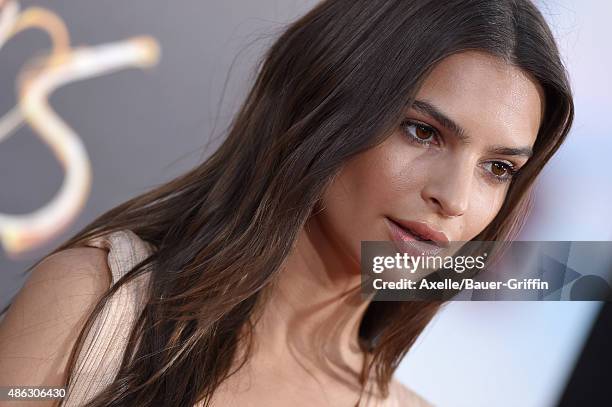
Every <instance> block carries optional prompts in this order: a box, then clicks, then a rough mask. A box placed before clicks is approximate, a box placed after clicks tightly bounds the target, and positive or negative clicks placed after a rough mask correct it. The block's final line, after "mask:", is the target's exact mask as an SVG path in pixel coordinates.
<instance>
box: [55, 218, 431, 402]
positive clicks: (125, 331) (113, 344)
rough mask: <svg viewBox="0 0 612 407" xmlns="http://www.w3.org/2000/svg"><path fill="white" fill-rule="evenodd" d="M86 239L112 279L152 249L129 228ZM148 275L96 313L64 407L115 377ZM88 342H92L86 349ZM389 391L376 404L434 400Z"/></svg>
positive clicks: (396, 388) (395, 385)
mask: <svg viewBox="0 0 612 407" xmlns="http://www.w3.org/2000/svg"><path fill="white" fill-rule="evenodd" d="M86 245H87V246H91V247H97V248H101V249H104V250H107V251H108V266H109V268H110V270H111V274H112V282H111V285H113V284H115V283H116V282H117V281H118V280H119V279H120V278H121V277H122V276H123V275H124V274H125V273H127V272H128V271H129V270H130V269H131V268H133V267H134V266H135V265H136V264H138V263H139V262H140V261H142V260H144V259H145V258H146V257H147V256H148V255H149V254H150V253H151V252H152V250H153V247H152V246H151V245H150V244H149V243H148V242H146V241H144V240H142V239H140V238H139V237H138V236H137V235H136V234H135V233H134V232H132V231H131V230H127V229H126V230H121V231H116V232H112V233H109V234H107V235H104V236H101V237H98V238H95V239H92V240H90V241H88V242H86ZM147 276H148V274H146V273H145V274H143V275H141V276H139V277H138V278H136V279H134V280H132V281H130V282H129V283H128V284H124V285H123V286H122V287H121V288H120V289H119V291H118V292H117V293H116V294H115V295H114V296H112V297H111V301H109V303H107V306H106V307H105V308H104V309H103V311H102V313H101V314H100V315H99V317H98V318H97V319H96V321H95V323H94V325H93V327H92V330H91V331H90V332H89V334H88V336H87V338H86V340H85V343H84V347H83V348H82V349H83V351H82V352H81V353H80V354H79V355H77V361H76V370H75V379H74V380H73V381H72V382H71V383H70V386H69V387H68V389H67V390H66V397H65V398H64V400H63V402H62V404H61V406H62V407H78V406H82V405H83V404H85V402H86V401H88V400H90V399H91V398H92V397H93V396H94V395H95V394H97V393H98V392H100V391H101V390H102V389H103V388H104V387H105V386H106V385H108V384H109V383H110V382H111V381H112V378H113V377H114V376H115V374H116V372H117V371H118V369H119V365H120V363H121V358H122V356H123V352H124V349H125V347H126V345H127V341H128V337H129V333H130V329H131V326H132V325H133V324H134V323H135V321H136V317H137V315H138V314H139V311H140V310H141V309H142V308H141V307H143V306H144V303H145V302H146V298H145V297H144V293H146V278H147ZM90 347H93V348H91V351H88V350H89V349H90ZM390 394H391V395H390V397H389V398H387V399H386V400H385V402H384V403H383V404H381V405H379V406H372V407H400V406H406V407H412V406H414V407H429V406H431V404H430V403H428V402H427V401H425V400H424V399H423V398H421V397H420V396H419V395H417V394H416V393H414V392H413V391H411V390H409V389H408V388H406V387H405V386H404V385H402V384H401V383H400V382H398V381H396V380H394V381H393V382H392V384H391V388H390Z"/></svg>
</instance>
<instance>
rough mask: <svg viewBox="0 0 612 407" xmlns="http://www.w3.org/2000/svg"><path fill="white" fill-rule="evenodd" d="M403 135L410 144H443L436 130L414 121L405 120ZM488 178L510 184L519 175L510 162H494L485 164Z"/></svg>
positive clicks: (426, 145) (427, 145)
mask: <svg viewBox="0 0 612 407" xmlns="http://www.w3.org/2000/svg"><path fill="white" fill-rule="evenodd" d="M400 127H401V130H402V133H404V134H405V135H406V138H407V139H408V141H409V142H411V143H414V144H417V145H420V146H424V147H430V146H432V145H434V146H439V145H441V144H442V135H441V134H440V132H439V131H438V130H437V129H436V128H435V127H432V126H430V125H428V124H425V123H421V122H418V121H414V120H404V121H403V122H402V123H401V124H400ZM483 167H484V168H485V171H486V174H487V177H488V178H489V180H491V181H493V182H495V183H507V182H510V181H511V180H512V179H513V178H514V177H515V176H516V174H517V172H518V169H517V168H516V166H515V164H514V163H512V162H510V161H499V160H492V161H487V162H485V163H484V165H483Z"/></svg>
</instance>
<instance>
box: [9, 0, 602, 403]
mask: <svg viewBox="0 0 612 407" xmlns="http://www.w3.org/2000/svg"><path fill="white" fill-rule="evenodd" d="M2 3H5V4H4V6H5V12H4V13H3V15H2V18H0V47H1V49H0V60H1V61H2V69H1V70H0V86H1V87H2V92H0V115H4V116H0V118H1V119H2V122H0V237H1V239H2V240H1V241H2V246H0V306H4V305H5V304H6V303H7V302H8V301H9V300H10V298H11V297H12V295H14V293H16V292H17V291H18V290H19V288H20V287H21V285H22V284H23V281H24V276H23V275H22V274H21V272H22V271H23V270H25V269H26V268H27V267H28V266H29V265H30V264H32V263H33V262H34V260H36V259H38V258H39V257H40V256H41V255H43V254H45V253H46V252H48V251H49V250H51V249H52V248H54V247H55V246H57V245H58V244H60V243H61V242H62V241H64V240H65V239H67V238H68V237H70V236H71V235H72V234H73V233H75V232H76V231H78V230H79V229H81V228H82V227H83V226H85V225H86V224H87V223H89V222H90V221H91V220H92V219H93V218H94V217H96V216H98V215H99V214H101V213H103V212H104V211H106V210H107V209H110V208H111V207H113V206H115V205H117V204H119V203H121V202H123V201H125V200H127V199H129V198H131V197H133V196H135V195H138V194H140V193H142V192H144V191H146V190H148V189H149V188H151V187H153V186H155V185H158V184H161V183H164V182H165V181H168V180H170V179H172V178H174V177H175V176H177V175H178V174H180V173H182V172H183V171H185V170H187V169H188V168H191V167H193V166H195V165H196V164H197V163H199V162H201V161H202V160H203V159H204V158H205V157H206V156H207V155H208V154H209V153H210V152H211V151H212V150H213V149H214V148H215V147H216V146H217V145H218V144H219V142H220V136H221V133H222V131H223V130H224V128H225V127H226V125H227V124H228V122H229V120H230V119H231V117H232V114H233V113H234V112H235V111H236V109H237V108H238V106H239V104H240V102H241V101H242V98H243V97H244V95H245V93H246V90H247V88H248V86H249V84H250V83H251V81H252V80H253V77H254V68H255V63H256V61H257V59H258V58H259V56H260V55H261V53H262V52H263V51H264V50H265V49H267V47H268V46H269V45H270V44H271V43H272V42H273V41H274V39H275V37H276V35H278V34H279V33H280V32H281V31H282V29H283V28H284V26H285V24H286V23H288V22H290V21H291V20H292V19H294V18H296V17H297V16H300V15H301V14H303V13H304V12H306V11H307V10H309V9H310V8H311V7H312V6H313V5H314V4H316V3H317V2H316V1H313V0H308V1H307V0H258V1H256V2H254V1H246V0H224V1H212V0H208V1H201V0H200V1H195V0H183V1H181V2H168V1H151V0H149V1H144V0H132V1H130V2H110V1H100V0H97V1H93V0H78V1H77V0H55V1H54V2H52V3H51V2H42V1H21V2H19V3H18V5H19V6H20V7H21V10H25V9H27V8H28V7H44V8H45V9H47V10H48V11H50V12H52V13H49V12H44V11H42V10H38V11H37V12H36V13H30V15H28V17H29V19H28V20H26V21H27V22H30V24H32V21H33V22H34V23H33V24H32V25H34V26H36V25H38V26H39V28H40V27H43V28H44V29H46V30H47V31H48V32H50V33H52V35H51V40H52V42H51V41H50V37H49V34H45V32H44V31H41V30H37V29H34V30H28V31H23V32H19V33H17V34H16V35H14V37H9V34H7V31H6V29H5V28H6V27H7V26H8V25H9V24H10V21H11V20H10V18H14V19H15V21H17V20H16V15H17V14H15V13H13V14H10V10H9V12H7V11H6V10H7V9H6V7H7V6H9V4H8V3H11V4H17V3H15V2H7V1H2V0H0V4H2ZM537 4H538V6H539V7H540V9H541V10H542V12H543V14H544V15H545V17H546V18H547V19H548V21H549V23H550V25H551V27H552V29H553V31H554V32H555V35H556V37H557V40H558V43H559V46H560V48H561V52H562V55H563V57H564V60H565V63H566V66H567V68H568V70H569V73H570V78H571V82H572V86H573V90H574V93H575V103H576V120H575V124H574V127H573V130H572V132H571V134H570V136H569V139H568V140H567V142H566V143H565V144H564V145H563V147H562V148H561V150H560V151H559V153H558V154H557V155H556V157H555V158H554V159H553V160H552V162H551V163H550V164H549V165H548V166H547V168H546V169H545V170H544V173H543V174H542V176H541V177H540V179H539V181H538V185H537V190H536V192H537V194H536V201H535V207H534V211H533V213H532V215H531V216H530V218H529V220H528V224H527V226H526V228H525V230H524V231H523V234H522V236H521V239H523V240H612V239H611V238H612V219H611V218H610V216H609V208H612V172H610V171H609V170H608V165H607V164H608V162H609V158H608V156H607V155H608V154H609V152H610V151H612V134H611V132H612V131H611V130H610V128H609V127H608V126H607V120H606V119H605V117H607V116H606V115H607V114H610V113H611V112H612V102H611V101H610V91H612V84H611V81H612V80H611V79H610V75H609V72H610V70H611V68H612V56H611V53H610V45H609V42H608V40H607V38H610V36H611V35H612V27H611V26H610V24H609V18H610V17H612V3H610V2H607V1H603V0H601V1H594V0H591V1H581V2H576V1H570V0H555V1H545V2H543V1H538V2H537ZM35 11H36V10H35ZM45 13H46V14H45ZM11 16H12V17H11ZM21 24H24V23H23V22H22V23H21ZM62 27H64V28H65V29H66V30H67V32H64V31H65V30H64V31H63V30H62ZM67 33H69V45H68V46H67V41H66V39H67V38H66V34H67ZM142 36H147V37H146V38H143V37H142ZM135 37H137V38H136V39H135V40H134V38H135ZM52 43H53V44H54V45H55V46H56V47H57V48H58V49H59V50H60V51H62V50H63V54H61V55H64V56H65V55H70V58H72V59H67V60H66V59H65V60H62V61H63V62H64V63H66V65H70V64H71V65H70V66H69V69H68V70H65V71H58V70H57V69H56V70H53V69H54V68H53V66H51V65H49V66H39V65H40V64H39V65H36V64H33V63H31V62H28V61H31V59H32V58H33V57H35V56H37V55H39V54H40V52H41V51H44V50H48V49H49V48H50V47H51V44H52ZM62 47H63V48H62ZM159 49H161V54H159V53H158V50H159ZM83 51H89V53H88V52H83ZM58 55H60V53H58ZM66 61H68V62H66ZM101 61H102V62H101ZM26 63H27V65H28V66H30V67H31V70H30V71H29V72H34V73H36V75H34V74H31V75H30V76H28V74H27V73H26V74H23V72H24V71H23V67H24V64H26ZM88 64H89V65H88ZM100 67H102V68H100ZM45 75H46V76H45ZM43 77H44V78H43ZM37 78H38V80H37ZM41 78H43V79H45V80H42V79H41ZM56 88H57V89H56ZM37 89H43V90H46V91H48V94H49V96H48V105H46V103H47V102H46V100H47V99H44V98H43V100H42V101H41V100H35V99H33V100H29V99H27V95H28V93H27V91H28V90H29V91H30V93H35V91H36V90H37ZM17 103H23V105H24V106H33V107H32V109H30V110H28V112H27V115H26V113H22V115H26V117H20V115H19V112H18V110H16V109H15V106H16V104H17ZM28 103H30V104H28ZM36 109H39V110H36ZM45 109H46V110H45ZM49 110H50V111H49ZM4 112H7V113H4ZM44 114H50V115H52V117H54V120H57V121H59V122H60V124H61V123H63V124H64V125H65V126H67V127H62V126H61V125H60V126H59V127H56V128H54V129H52V131H48V130H46V133H45V130H42V131H41V130H40V129H37V128H36V120H41V118H44V117H45V116H44ZM24 120H25V121H26V122H27V123H28V124H30V125H22V126H21V127H18V126H19V123H21V122H22V121H24ZM11 128H16V131H14V132H12V133H10V132H9V130H10V129H11ZM3 134H4V136H3ZM62 140H65V143H64V144H63V145H64V147H63V148H62V147H58V144H57V143H61V141H62ZM65 146H70V147H69V148H66V147H65ZM68 162H70V163H72V164H68ZM60 194H63V195H61V196H63V197H64V198H63V199H66V201H61V200H57V201H56V199H58V197H60ZM62 202H72V207H70V208H67V206H63V207H62V206H61V205H60V204H61V203H62ZM79 202H80V204H79ZM41 209H44V210H45V211H46V212H41ZM41 213H42V214H43V215H44V214H47V215H48V214H51V215H52V216H53V217H52V219H54V220H57V222H56V223H48V222H44V221H41V219H43V218H41V217H40V216H41ZM62 222H63V223H62ZM62 225H64V226H62ZM22 227H23V229H22ZM28 228H29V229H28ZM20 230H30V232H29V233H21V234H20V233H19V231H20ZM600 309H601V303H599V302H495V303H493V302H472V303H470V302H452V303H449V304H448V305H446V306H445V308H444V309H443V310H442V311H441V312H440V313H439V314H438V315H437V316H436V318H435V319H434V321H433V322H432V323H431V324H430V325H429V326H428V328H427V329H426V330H425V332H424V333H423V335H422V336H421V337H420V338H419V340H418V341H417V343H416V344H415V346H414V347H413V349H412V350H411V351H410V352H409V354H408V355H407V356H406V358H405V359H404V361H403V362H402V364H401V366H400V368H399V370H398V373H397V377H398V378H399V380H401V381H403V382H404V383H406V384H407V385H408V386H410V387H411V388H413V389H415V390H416V391H417V392H419V393H420V394H422V395H423V396H424V397H425V398H427V399H428V400H430V401H431V402H433V403H434V404H436V405H438V406H470V407H475V406H524V407H528V406H538V407H540V406H553V405H556V404H557V403H558V400H559V398H560V397H561V394H562V393H563V389H564V388H565V386H566V384H567V382H568V380H569V377H570V375H571V373H572V371H573V368H574V366H575V364H576V362H577V360H578V359H579V356H580V353H581V350H582V349H583V346H584V344H585V342H586V340H587V338H588V336H589V332H590V331H591V328H592V326H593V324H594V321H595V318H596V316H597V315H598V312H599V311H600Z"/></svg>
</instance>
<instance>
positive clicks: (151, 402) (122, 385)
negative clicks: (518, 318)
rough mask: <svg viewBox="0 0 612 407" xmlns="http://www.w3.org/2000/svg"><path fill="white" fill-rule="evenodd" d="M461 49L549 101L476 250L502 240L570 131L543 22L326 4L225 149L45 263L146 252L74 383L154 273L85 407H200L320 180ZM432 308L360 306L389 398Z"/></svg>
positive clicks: (408, 6)
mask: <svg viewBox="0 0 612 407" xmlns="http://www.w3.org/2000/svg"><path fill="white" fill-rule="evenodd" d="M464 50H482V51H484V52H488V53H490V54H492V55H495V56H497V57H500V58H503V59H504V60H505V61H507V62H508V63H510V64H513V65H515V66H517V67H519V68H520V69H522V70H524V71H525V72H526V73H528V74H529V75H531V76H532V77H533V78H535V80H536V81H537V82H538V83H539V84H540V85H541V86H542V88H543V90H544V95H545V112H544V116H543V120H542V123H541V127H540V129H539V134H538V137H537V140H536V143H535V146H534V155H533V157H532V158H531V159H530V160H529V162H528V164H527V165H525V166H524V167H523V169H522V170H521V171H520V173H519V174H518V176H517V177H516V178H515V179H514V180H513V181H512V184H511V186H510V189H509V190H508V195H507V197H506V200H505V203H504V205H503V207H502V208H501V210H500V211H499V213H498V215H497V216H496V217H495V219H494V220H493V221H492V222H491V223H490V224H489V225H488V226H487V227H486V229H485V230H483V231H482V233H480V234H479V235H478V236H477V237H476V238H475V239H474V240H504V239H511V238H512V236H513V235H514V234H515V233H516V231H517V230H518V228H519V227H520V225H521V224H522V222H523V220H524V218H525V215H526V212H527V208H528V206H529V201H530V196H531V188H532V184H533V181H534V179H535V178H536V176H537V175H538V173H539V172H540V170H541V169H542V167H543V166H544V165H545V163H546V162H547V161H548V160H549V159H550V157H551V156H552V154H554V152H555V151H556V150H557V149H558V147H559V146H560V144H561V143H562V142H563V140H564V139H565V137H566V135H567V133H568V131H569V128H570V126H571V123H572V120H573V102H572V95H571V89H570V85H569V83H568V79H567V75H566V71H565V68H564V66H563V64H562V62H561V59H560V57H559V52H558V49H557V46H556V44H555V41H554V38H553V36H552V34H551V32H550V30H549V28H548V26H547V24H546V22H545V20H544V19H543V17H542V15H541V14H540V12H539V11H538V10H537V9H536V7H535V6H534V5H533V4H532V3H531V2H529V1H527V0H445V1H431V0H411V1H407V0H328V1H323V2H321V3H320V4H318V5H317V6H316V7H315V8H314V9H312V10H311V11H310V12H309V13H307V14H306V15H305V16H303V17H302V18H299V19H298V20H297V21H295V22H293V23H292V24H290V25H289V26H288V27H287V29H286V31H284V33H283V34H282V35H281V36H280V38H278V39H277V41H276V42H275V43H274V44H273V46H272V47H271V48H270V49H269V50H268V52H267V53H266V54H265V56H264V58H263V59H262V63H261V64H260V65H259V66H258V75H257V77H256V80H255V83H254V84H253V86H252V88H251V90H250V92H249V93H248V96H247V97H246V100H245V102H244V104H243V105H242V107H241V109H240V110H239V112H238V113H237V115H236V116H235V117H234V119H233V121H232V123H231V125H230V126H229V128H228V131H227V137H226V139H225V141H224V143H223V144H222V145H221V146H220V148H218V149H217V150H216V151H214V152H213V153H212V155H211V156H210V157H209V158H208V159H206V161H205V162H203V163H202V164H201V165H199V166H198V167H196V168H194V169H192V170H190V171H188V172H186V173H185V174H183V175H181V176H179V177H178V178H176V179H174V180H172V181H170V182H168V183H166V184H164V185H161V186H158V187H156V188H154V189H153V190H151V191H150V192H147V193H144V194H142V195H140V196H137V197H135V198H133V199H131V200H129V201H127V202H125V203H123V204H121V205H119V206H117V207H115V208H113V209H111V210H109V211H108V212H106V213H104V214H103V215H101V216H100V217H98V218H97V219H95V220H94V221H93V222H91V223H90V224H89V225H87V226H86V227H85V228H84V229H82V230H81V231H79V232H78V233H77V234H76V235H75V236H74V237H72V238H71V239H69V240H68V241H66V242H65V243H64V244H62V245H61V246H59V247H58V248H57V249H56V250H55V251H54V252H53V253H55V252H57V251H60V250H64V249H66V248H70V247H76V246H80V245H82V244H83V243H84V242H85V241H86V240H88V239H91V238H93V237H96V236H100V235H102V234H105V233H109V232H111V231H115V230H121V229H130V230H132V231H133V232H134V233H136V234H137V235H138V236H139V237H140V238H142V239H144V240H146V241H148V242H150V243H151V244H152V245H153V246H154V248H155V251H154V253H153V254H152V255H151V256H149V257H148V258H147V259H146V260H145V261H143V262H142V263H141V264H139V265H137V266H136V267H135V268H134V269H132V270H131V271H130V272H129V273H127V275H126V276H125V277H123V278H122V279H121V280H119V281H118V283H117V284H116V285H115V286H113V287H112V289H111V290H110V291H109V292H108V293H107V294H106V295H105V296H104V297H103V298H102V299H101V300H100V302H99V303H98V304H97V306H96V308H95V310H94V312H93V313H92V315H91V316H90V317H89V319H88V321H87V323H86V325H85V327H84V328H83V331H82V332H81V335H80V336H79V339H78V341H77V346H75V348H74V350H73V352H72V358H71V362H70V370H69V371H70V372H72V371H73V369H74V363H75V355H76V354H77V352H80V351H81V349H80V348H81V347H82V341H83V339H84V337H85V335H86V333H87V331H88V330H89V329H90V326H91V324H92V322H93V320H94V318H95V316H96V314H98V313H99V312H100V311H101V309H102V307H103V306H104V304H105V303H106V301H107V300H108V299H109V298H110V297H111V296H112V295H113V294H114V293H115V292H116V291H117V288H118V287H119V286H121V285H122V284H125V283H127V282H128V281H130V280H132V279H133V278H135V277H136V276H138V275H140V274H142V273H145V272H148V273H150V280H149V291H148V293H147V301H146V305H145V307H144V309H143V311H142V313H141V314H140V315H139V317H138V320H137V323H136V324H135V326H134V328H133V330H132V332H131V336H130V340H129V343H128V346H127V349H126V352H125V355H124V358H123V360H122V363H121V366H120V369H119V372H118V374H117V376H116V377H115V378H114V381H113V382H112V383H111V384H110V385H109V386H108V387H107V388H106V389H105V390H104V391H102V392H101V393H100V394H98V395H97V396H96V397H95V398H94V399H93V400H92V401H91V402H90V403H88V404H87V406H91V407H93V406H128V405H129V406H133V405H137V406H143V407H144V406H158V405H164V406H187V405H193V404H195V403H196V402H197V401H198V400H204V401H205V405H208V404H209V402H210V399H211V396H212V395H213V392H214V391H215V389H216V388H217V387H218V386H219V384H220V383H221V382H222V381H223V380H224V379H226V378H227V377H228V375H229V374H231V373H232V371H231V370H232V369H231V368H232V366H233V363H235V360H234V359H235V358H236V357H237V349H238V345H239V344H242V343H250V341H251V334H252V316H253V315H254V313H256V311H257V310H258V309H259V307H260V306H261V305H262V303H263V298H264V297H265V295H264V293H265V289H266V288H268V287H269V286H270V285H271V281H273V279H274V277H275V275H276V274H277V273H278V272H279V270H280V269H281V263H282V262H283V260H284V259H285V258H286V257H287V255H288V254H289V253H290V250H291V247H292V244H293V243H294V241H295V240H296V237H297V235H298V232H299V230H300V229H301V228H302V227H303V226H304V224H305V222H306V221H307V219H308V218H309V217H310V216H311V215H312V213H313V208H314V207H315V205H316V204H317V203H318V202H319V201H320V199H321V196H322V193H323V191H324V189H325V187H326V186H327V185H328V184H329V182H330V180H331V179H332V178H333V176H334V175H335V174H336V173H337V172H338V171H339V169H340V168H341V166H342V165H343V163H345V162H346V161H347V160H348V159H350V158H351V157H354V156H355V155H357V154H359V153H361V152H364V151H366V150H368V149H370V148H372V147H374V146H376V145H377V144H378V143H380V142H382V141H383V140H384V138H385V137H387V135H388V134H390V132H391V131H393V129H395V128H397V125H398V123H399V122H400V120H401V115H402V112H403V110H404V109H405V108H406V106H407V105H410V104H411V103H412V101H413V99H414V96H415V94H416V92H417V90H418V88H419V86H420V84H421V83H422V81H423V79H424V78H425V77H426V76H427V74H428V72H430V70H431V69H432V68H433V67H434V66H435V64H436V63H437V62H439V61H440V60H441V59H443V58H445V57H447V56H449V55H451V54H453V53H456V52H460V51H464ZM440 305H441V303H440V302H425V301H423V302H396V303H389V302H372V303H371V304H370V305H369V308H368V310H367V311H366V313H365V315H364V318H363V320H362V323H361V329H360V339H361V344H362V346H363V350H364V352H366V353H367V354H368V355H370V356H371V359H370V360H371V363H368V364H367V365H366V366H364V372H363V373H362V374H363V377H370V373H371V372H373V373H374V374H375V377H376V380H375V382H376V384H377V385H378V387H379V389H380V390H381V391H382V393H383V394H387V393H388V384H389V383H390V380H391V377H392V375H393V373H394V371H395V369H396V367H397V365H398V364H399V362H400V361H401V359H402V358H403V356H404V355H405V353H406V352H407V351H408V350H409V349H410V347H411V346H412V344H413V342H414V341H415V339H416V338H417V337H418V335H419V334H420V333H421V331H422V330H423V329H424V328H425V326H426V325H427V324H428V323H429V322H430V320H431V318H432V317H433V316H434V315H435V313H436V312H437V311H438V310H439V307H440ZM245 327H246V328H247V329H244V328H245ZM241 332H246V334H245V335H244V336H242V335H241V334H240V333H241ZM243 341H244V342H243ZM243 356H244V357H243V358H242V359H241V360H242V362H241V363H239V364H238V366H242V364H243V363H244V362H245V361H246V358H247V357H248V353H247V354H245V355H243ZM362 384H363V383H362Z"/></svg>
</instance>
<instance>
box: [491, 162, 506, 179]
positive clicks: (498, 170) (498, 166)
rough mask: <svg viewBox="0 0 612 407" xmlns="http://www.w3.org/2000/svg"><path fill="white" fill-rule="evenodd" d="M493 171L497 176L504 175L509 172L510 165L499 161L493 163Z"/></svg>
mask: <svg viewBox="0 0 612 407" xmlns="http://www.w3.org/2000/svg"><path fill="white" fill-rule="evenodd" d="M491 172H492V173H493V175H495V176H497V177H503V176H504V175H505V174H506V173H507V172H508V166H506V165H504V164H502V163H499V162H497V163H493V165H492V166H491Z"/></svg>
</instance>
